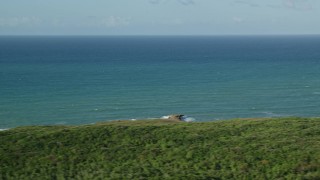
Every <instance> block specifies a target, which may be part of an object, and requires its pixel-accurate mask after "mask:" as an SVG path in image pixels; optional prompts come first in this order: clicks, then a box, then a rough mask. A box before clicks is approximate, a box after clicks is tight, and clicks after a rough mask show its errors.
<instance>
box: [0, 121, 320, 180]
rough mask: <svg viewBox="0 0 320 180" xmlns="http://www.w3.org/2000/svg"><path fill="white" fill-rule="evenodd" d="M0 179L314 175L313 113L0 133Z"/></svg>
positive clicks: (319, 167)
mask: <svg viewBox="0 0 320 180" xmlns="http://www.w3.org/2000/svg"><path fill="white" fill-rule="evenodd" d="M0 140H1V143H0V179H164V178H165V179H320V118H272V119H238V120H227V121H215V122H204V123H199V122H198V123H181V122H170V121H165V120H154V121H120V122H106V123H99V124H95V125H83V126H32V127H18V128H14V129H11V130H7V131H2V132H0Z"/></svg>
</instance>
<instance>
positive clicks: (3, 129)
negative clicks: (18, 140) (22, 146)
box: [0, 129, 9, 131]
mask: <svg viewBox="0 0 320 180" xmlns="http://www.w3.org/2000/svg"><path fill="white" fill-rule="evenodd" d="M6 130H9V129H0V131H6Z"/></svg>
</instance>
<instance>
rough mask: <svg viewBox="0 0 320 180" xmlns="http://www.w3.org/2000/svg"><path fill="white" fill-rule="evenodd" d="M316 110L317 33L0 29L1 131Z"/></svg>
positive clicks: (319, 87)
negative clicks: (1, 32) (8, 32)
mask: <svg viewBox="0 0 320 180" xmlns="http://www.w3.org/2000/svg"><path fill="white" fill-rule="evenodd" d="M168 114H185V115H188V116H190V117H193V118H195V119H196V121H211V120H220V119H230V118H254V117H282V116H303V117H316V116H320V36H1V37H0V129H5V128H12V127H17V126H22V125H55V124H65V125H69V124H90V123H95V122H99V121H108V120H119V119H148V118H159V117H162V116H164V115H168Z"/></svg>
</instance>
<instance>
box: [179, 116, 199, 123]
mask: <svg viewBox="0 0 320 180" xmlns="http://www.w3.org/2000/svg"><path fill="white" fill-rule="evenodd" d="M195 120H196V119H195V118H193V117H188V116H182V121H184V122H193V121H195Z"/></svg>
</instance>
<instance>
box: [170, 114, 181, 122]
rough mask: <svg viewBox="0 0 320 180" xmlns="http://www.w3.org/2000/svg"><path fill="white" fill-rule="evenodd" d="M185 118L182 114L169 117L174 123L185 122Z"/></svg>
mask: <svg viewBox="0 0 320 180" xmlns="http://www.w3.org/2000/svg"><path fill="white" fill-rule="evenodd" d="M183 116H184V115H182V114H172V115H169V116H168V119H169V120H173V121H183Z"/></svg>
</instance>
